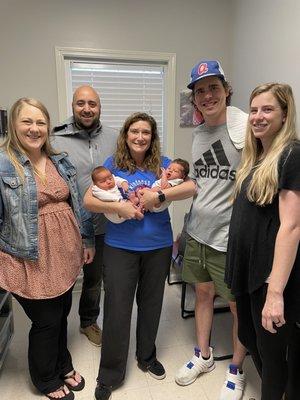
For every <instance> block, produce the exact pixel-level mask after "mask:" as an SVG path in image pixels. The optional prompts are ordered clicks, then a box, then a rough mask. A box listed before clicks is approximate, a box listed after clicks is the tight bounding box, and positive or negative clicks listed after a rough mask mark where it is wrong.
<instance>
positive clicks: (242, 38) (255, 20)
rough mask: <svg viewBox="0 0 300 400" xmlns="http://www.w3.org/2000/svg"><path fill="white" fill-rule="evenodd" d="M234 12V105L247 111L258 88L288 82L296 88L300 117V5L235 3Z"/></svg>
mask: <svg viewBox="0 0 300 400" xmlns="http://www.w3.org/2000/svg"><path fill="white" fill-rule="evenodd" d="M233 11H234V14H233V27H234V29H233V64H232V76H233V79H232V83H233V86H234V88H235V92H236V95H235V98H234V101H235V102H236V103H237V104H239V105H240V106H242V107H243V108H244V109H245V110H247V109H248V100H249V96H250V93H251V91H252V89H254V87H256V86H257V85H259V84H261V83H266V82H272V81H279V82H285V83H288V84H290V85H291V86H292V88H293V91H294V95H295V98H296V103H297V109H298V113H299V112H300V79H299V77H300V51H299V48H300V2H299V1H298V0H251V1H250V0H234V7H233ZM298 119H299V118H298Z"/></svg>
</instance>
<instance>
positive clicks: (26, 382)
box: [0, 285, 259, 400]
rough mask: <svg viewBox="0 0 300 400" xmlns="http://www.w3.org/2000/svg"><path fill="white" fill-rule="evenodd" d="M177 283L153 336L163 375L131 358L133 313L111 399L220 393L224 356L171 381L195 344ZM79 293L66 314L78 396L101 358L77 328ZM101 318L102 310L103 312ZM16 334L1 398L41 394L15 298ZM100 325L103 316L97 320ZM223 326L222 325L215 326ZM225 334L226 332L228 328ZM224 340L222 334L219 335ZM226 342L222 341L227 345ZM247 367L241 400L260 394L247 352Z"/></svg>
mask: <svg viewBox="0 0 300 400" xmlns="http://www.w3.org/2000/svg"><path fill="white" fill-rule="evenodd" d="M180 294H181V285H172V286H169V285H166V292H165V301H164V306H163V312H162V317H161V323H160V328H159V332H158V338H157V354H158V358H159V360H160V361H161V362H162V363H163V365H164V366H165V369H166V372H167V376H166V378H165V379H164V380H162V381H158V380H155V379H153V378H151V377H150V376H149V375H148V374H147V373H144V372H142V371H140V370H139V369H138V368H137V366H136V361H135V359H134V350H135V338H134V331H135V318H136V309H135V308H134V311H133V317H132V335H131V342H130V350H129V357H128V364H127V374H126V380H125V383H124V385H122V386H121V387H120V388H119V389H117V390H116V391H114V392H113V397H112V400H121V399H122V400H218V394H219V391H220V388H221V386H222V384H223V381H224V376H225V371H226V368H227V365H228V361H218V362H217V363H216V368H215V370H214V371H212V372H210V373H209V374H205V375H203V376H201V377H200V378H198V379H197V381H196V382H195V383H193V384H192V385H190V386H186V387H180V386H178V385H177V384H176V383H175V382H174V374H175V371H176V370H177V369H178V367H179V366H181V365H182V364H183V363H184V362H186V361H187V360H188V359H189V358H190V357H191V355H192V352H193V346H194V344H195V336H194V319H193V318H190V319H186V320H184V319H182V318H181V316H180ZM78 299H79V292H78V290H77V291H76V289H75V292H74V296H73V307H72V311H71V314H70V317H69V348H70V351H71V353H72V356H73V361H74V366H75V367H76V368H77V369H78V370H79V371H80V372H81V373H82V374H83V375H84V377H85V379H86V387H85V389H84V390H83V391H82V392H78V393H75V398H76V399H78V400H88V399H89V400H91V399H93V398H94V395H93V394H94V388H95V382H96V376H97V372H98V365H99V359H100V351H99V348H97V347H94V346H92V345H91V344H90V343H89V342H88V340H87V339H86V338H85V336H84V335H82V334H80V333H79V328H78V316H77V307H78ZM101 317H102V315H101ZM14 318H15V335H14V338H13V341H12V343H11V346H10V349H9V352H8V355H7V358H6V360H5V363H4V366H3V369H2V371H1V372H0V399H1V400H11V399H13V400H19V399H20V400H34V399H38V398H44V397H43V396H41V395H40V394H38V393H37V392H36V390H35V389H34V387H33V386H32V384H31V382H30V377H29V374H28V369H27V336H28V329H29V323H28V320H27V317H26V316H25V315H24V313H23V311H22V310H21V309H20V307H19V306H18V305H17V304H16V303H14ZM99 323H100V325H101V321H100V319H99ZM215 330H216V331H220V332H222V331H224V325H223V324H222V322H220V327H219V328H218V327H217V326H216V327H215ZM228 334H229V333H228ZM219 336H220V339H218V341H219V340H222V338H223V337H226V335H223V334H221V335H219ZM225 345H226V344H225ZM245 372H246V374H247V386H246V390H245V393H244V397H243V399H244V400H249V398H254V399H259V378H258V376H257V373H256V371H255V369H254V366H253V363H252V361H251V359H250V357H247V358H246V362H245Z"/></svg>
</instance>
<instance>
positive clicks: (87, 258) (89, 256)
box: [83, 247, 96, 264]
mask: <svg viewBox="0 0 300 400" xmlns="http://www.w3.org/2000/svg"><path fill="white" fill-rule="evenodd" d="M95 253H96V250H95V247H88V248H83V259H84V263H85V264H90V263H91V262H92V261H93V259H94V257H95Z"/></svg>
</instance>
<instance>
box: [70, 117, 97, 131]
mask: <svg viewBox="0 0 300 400" xmlns="http://www.w3.org/2000/svg"><path fill="white" fill-rule="evenodd" d="M74 120H75V124H76V126H77V127H78V128H80V129H83V130H88V131H89V130H93V129H95V128H97V127H98V126H99V123H100V119H99V117H97V118H94V119H93V121H92V123H91V125H84V124H83V123H82V122H81V120H80V119H79V118H77V117H75V116H74Z"/></svg>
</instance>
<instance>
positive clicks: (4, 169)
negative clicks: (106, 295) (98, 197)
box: [0, 149, 94, 260]
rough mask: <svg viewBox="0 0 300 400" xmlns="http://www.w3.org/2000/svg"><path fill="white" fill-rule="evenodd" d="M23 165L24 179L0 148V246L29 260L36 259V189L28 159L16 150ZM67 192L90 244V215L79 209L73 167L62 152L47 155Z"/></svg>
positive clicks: (81, 208) (82, 233)
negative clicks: (66, 186)
mask: <svg viewBox="0 0 300 400" xmlns="http://www.w3.org/2000/svg"><path fill="white" fill-rule="evenodd" d="M17 156H18V158H19V161H20V162H21V164H22V165H23V167H24V175H25V176H24V182H23V181H22V179H21V178H20V177H19V175H18V174H17V172H16V170H15V167H14V166H13V164H12V163H11V161H10V160H9V158H8V156H7V153H6V151H5V150H4V149H1V150H0V249H1V250H3V251H4V252H7V253H9V254H12V255H13V256H16V257H20V258H25V259H29V260H37V258H38V201H37V188H36V183H35V178H34V174H33V170H32V166H31V164H30V162H29V159H28V158H27V157H26V156H25V155H22V154H20V153H17ZM50 159H51V161H52V162H53V164H54V165H55V167H56V169H57V171H58V172H59V174H60V175H61V177H62V178H63V179H64V180H65V182H66V183H67V185H68V187H69V191H70V205H71V207H72V209H73V212H74V215H75V218H76V220H77V223H78V225H79V229H80V233H81V236H82V239H83V242H84V245H85V247H93V246H94V229H93V225H92V222H91V218H90V214H89V213H88V212H87V211H86V210H85V209H84V208H83V206H82V202H81V198H80V196H79V192H78V185H77V179H76V170H75V168H74V166H73V165H72V164H71V162H70V161H69V159H68V158H67V154H66V153H61V154H58V155H52V156H50Z"/></svg>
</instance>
